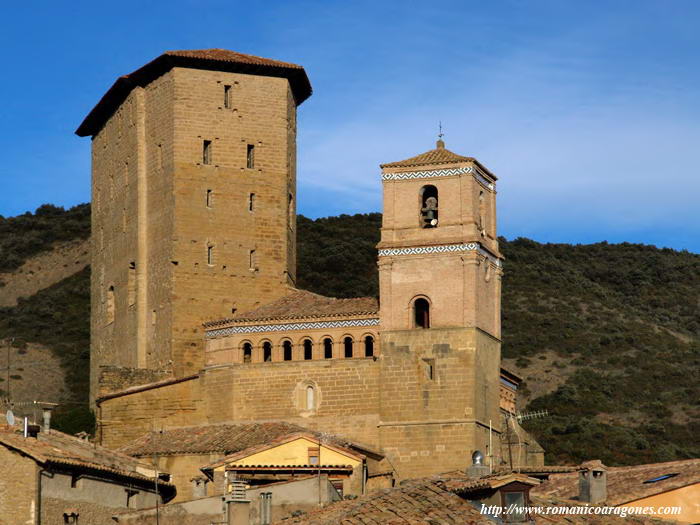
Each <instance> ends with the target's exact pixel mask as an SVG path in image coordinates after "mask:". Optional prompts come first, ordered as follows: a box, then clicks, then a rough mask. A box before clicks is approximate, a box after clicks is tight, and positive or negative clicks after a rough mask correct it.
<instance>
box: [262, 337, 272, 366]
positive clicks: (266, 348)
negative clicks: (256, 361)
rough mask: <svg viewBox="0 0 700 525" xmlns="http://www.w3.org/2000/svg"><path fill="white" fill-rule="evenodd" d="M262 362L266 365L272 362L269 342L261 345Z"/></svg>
mask: <svg viewBox="0 0 700 525" xmlns="http://www.w3.org/2000/svg"><path fill="white" fill-rule="evenodd" d="M263 361H264V362H266V363H269V362H270V361H272V343H270V342H269V341H265V342H264V343H263Z"/></svg>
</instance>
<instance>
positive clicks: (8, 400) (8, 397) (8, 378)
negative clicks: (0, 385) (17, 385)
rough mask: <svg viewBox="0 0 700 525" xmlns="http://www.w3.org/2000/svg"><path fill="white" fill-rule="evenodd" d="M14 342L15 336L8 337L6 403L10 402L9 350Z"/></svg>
mask: <svg viewBox="0 0 700 525" xmlns="http://www.w3.org/2000/svg"><path fill="white" fill-rule="evenodd" d="M13 344H15V338H14V337H13V338H12V339H10V342H9V343H8V344H7V403H8V404H10V399H11V397H10V351H11V350H12V345H13Z"/></svg>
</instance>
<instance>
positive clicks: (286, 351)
mask: <svg viewBox="0 0 700 525" xmlns="http://www.w3.org/2000/svg"><path fill="white" fill-rule="evenodd" d="M282 354H283V356H282V358H283V359H284V360H285V361H291V360H292V342H291V341H285V342H284V343H282Z"/></svg>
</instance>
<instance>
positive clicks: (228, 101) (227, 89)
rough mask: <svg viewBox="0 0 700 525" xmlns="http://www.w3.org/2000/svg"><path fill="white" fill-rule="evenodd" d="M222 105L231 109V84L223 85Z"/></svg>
mask: <svg viewBox="0 0 700 525" xmlns="http://www.w3.org/2000/svg"><path fill="white" fill-rule="evenodd" d="M224 107H225V108H226V109H231V86H224Z"/></svg>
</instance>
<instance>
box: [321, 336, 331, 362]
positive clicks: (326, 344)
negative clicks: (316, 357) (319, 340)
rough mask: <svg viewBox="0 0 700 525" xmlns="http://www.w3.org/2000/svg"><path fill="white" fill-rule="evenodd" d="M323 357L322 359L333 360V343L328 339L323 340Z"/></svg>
mask: <svg viewBox="0 0 700 525" xmlns="http://www.w3.org/2000/svg"><path fill="white" fill-rule="evenodd" d="M323 357H324V359H333V341H332V340H331V338H330V337H326V338H325V339H324V340H323Z"/></svg>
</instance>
